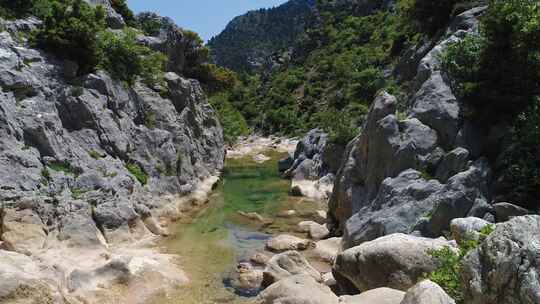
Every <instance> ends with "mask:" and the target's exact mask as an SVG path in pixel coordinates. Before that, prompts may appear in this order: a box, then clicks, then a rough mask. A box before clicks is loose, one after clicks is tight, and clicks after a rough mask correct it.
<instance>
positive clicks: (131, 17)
mask: <svg viewBox="0 0 540 304" xmlns="http://www.w3.org/2000/svg"><path fill="white" fill-rule="evenodd" d="M111 6H112V7H113V9H114V10H115V11H116V12H117V13H119V14H120V15H121V16H122V18H123V19H124V21H125V22H126V24H127V25H128V26H131V27H137V21H136V19H135V14H133V11H131V10H130V9H129V7H128V5H127V3H126V0H112V1H111Z"/></svg>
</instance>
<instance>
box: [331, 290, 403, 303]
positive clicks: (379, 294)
mask: <svg viewBox="0 0 540 304" xmlns="http://www.w3.org/2000/svg"><path fill="white" fill-rule="evenodd" d="M404 296H405V292H403V291H401V290H396V289H392V288H386V287H381V288H376V289H372V290H368V291H366V292H363V293H361V294H359V295H356V296H342V297H339V303H342V304H401V303H402V302H401V301H402V300H403V297H404Z"/></svg>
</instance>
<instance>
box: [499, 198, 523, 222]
mask: <svg viewBox="0 0 540 304" xmlns="http://www.w3.org/2000/svg"><path fill="white" fill-rule="evenodd" d="M493 208H494V209H495V218H496V220H497V222H506V221H508V220H509V219H511V218H512V217H515V216H523V215H527V214H531V212H530V211H529V210H527V209H525V208H523V207H520V206H516V205H514V204H510V203H504V202H503V203H497V204H494V205H493Z"/></svg>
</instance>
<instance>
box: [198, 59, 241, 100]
mask: <svg viewBox="0 0 540 304" xmlns="http://www.w3.org/2000/svg"><path fill="white" fill-rule="evenodd" d="M190 76H191V77H193V78H195V79H197V80H199V81H200V82H201V84H202V85H203V86H204V88H205V89H206V91H207V92H208V93H209V94H214V93H217V92H222V91H226V90H232V89H233V88H234V87H235V86H236V84H237V82H238V79H237V77H236V74H235V73H234V72H233V71H231V70H229V69H227V68H223V67H218V66H217V65H215V64H210V63H203V64H200V65H199V66H198V67H197V68H195V69H193V71H192V72H191V75H190Z"/></svg>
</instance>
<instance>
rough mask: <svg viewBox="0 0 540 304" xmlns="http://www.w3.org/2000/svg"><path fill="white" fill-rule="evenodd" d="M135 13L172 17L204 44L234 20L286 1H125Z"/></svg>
mask: <svg viewBox="0 0 540 304" xmlns="http://www.w3.org/2000/svg"><path fill="white" fill-rule="evenodd" d="M127 2H128V4H129V7H130V8H131V9H132V10H133V11H134V12H136V13H139V12H141V11H152V12H156V13H158V14H160V15H162V16H167V17H171V18H172V19H174V21H176V23H177V24H178V25H180V26H181V27H184V28H186V29H190V30H193V31H195V32H197V33H199V35H201V37H202V38H203V39H204V40H205V41H206V40H208V39H210V38H211V37H212V36H215V35H217V34H219V33H220V32H221V31H222V30H223V29H224V28H225V26H226V25H227V23H229V21H231V20H232V19H233V18H234V17H236V16H238V15H242V14H244V13H245V12H247V11H249V10H253V9H258V8H263V7H273V6H278V5H280V4H282V3H285V2H287V0H128V1H127Z"/></svg>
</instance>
